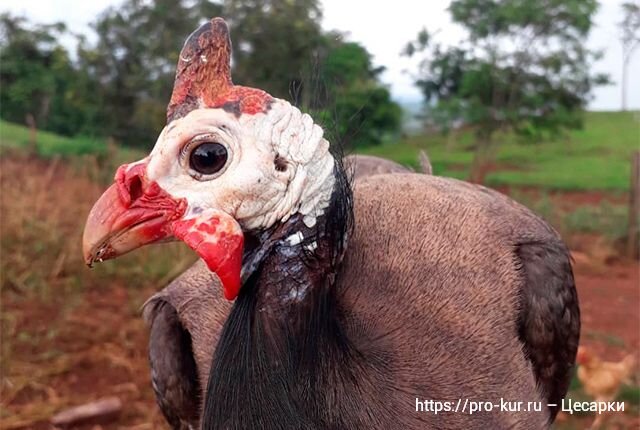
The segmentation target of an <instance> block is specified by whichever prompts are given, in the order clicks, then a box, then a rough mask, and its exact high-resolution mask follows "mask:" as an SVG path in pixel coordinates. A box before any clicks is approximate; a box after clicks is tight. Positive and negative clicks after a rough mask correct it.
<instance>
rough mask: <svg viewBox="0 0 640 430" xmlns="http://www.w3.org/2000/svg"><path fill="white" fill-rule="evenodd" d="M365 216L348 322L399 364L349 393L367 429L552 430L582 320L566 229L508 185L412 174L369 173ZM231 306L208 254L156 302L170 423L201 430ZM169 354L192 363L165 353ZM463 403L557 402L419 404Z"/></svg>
mask: <svg viewBox="0 0 640 430" xmlns="http://www.w3.org/2000/svg"><path fill="white" fill-rule="evenodd" d="M405 170H406V169H405ZM356 175H358V168H357V167H356ZM354 211H355V220H356V227H355V231H354V234H353V236H352V237H351V238H350V239H349V246H348V250H347V253H346V256H345V259H344V262H343V266H342V269H341V271H340V273H339V274H338V279H337V285H338V297H339V299H338V300H339V304H340V307H341V308H342V309H344V310H345V313H344V318H343V320H342V321H341V324H342V326H343V327H344V330H345V333H346V334H347V336H348V337H349V339H351V340H352V342H353V343H354V344H355V345H356V346H357V349H358V351H359V352H360V353H361V354H363V356H364V357H366V358H367V359H371V360H376V361H378V362H380V361H381V362H383V366H382V367H383V368H385V369H386V371H385V374H383V375H373V376H372V375H364V376H372V378H371V379H374V380H380V381H385V382H384V383H381V385H380V386H378V387H370V389H368V390H367V389H363V390H360V391H359V392H346V390H345V391H343V392H341V391H340V387H338V388H337V391H336V393H341V394H340V395H341V396H342V398H341V399H340V400H341V401H340V402H338V405H339V406H338V407H337V409H336V411H335V413H336V414H346V415H347V416H348V415H349V414H351V415H358V418H354V419H353V420H352V422H357V423H366V426H365V427H363V428H421V429H423V428H433V429H435V428H441V429H448V428H451V429H454V428H496V429H499V428H500V429H501V428H518V429H539V428H545V427H546V426H548V423H549V422H550V420H551V419H552V417H553V416H555V410H554V409H549V410H547V409H546V404H547V403H548V402H552V401H558V400H559V399H560V398H561V397H562V396H564V394H565V393H566V390H567V387H568V383H569V380H570V375H571V370H572V365H573V363H574V359H575V353H576V349H577V342H578V336H579V328H580V326H579V311H578V303H577V297H576V293H575V287H574V284H573V275H572V272H571V266H570V262H569V254H568V251H567V250H566V248H565V246H564V245H563V243H562V241H561V240H560V238H559V236H558V235H557V233H556V232H555V231H554V230H553V229H551V228H550V227H549V226H548V225H547V224H546V223H545V222H543V221H542V220H541V219H540V218H538V217H537V216H535V215H533V214H532V213H531V212H530V211H529V210H528V209H526V208H524V207H523V206H521V205H519V204H517V203H515V202H514V201H512V200H511V199H509V198H508V197H506V196H503V195H502V194H499V193H497V192H495V191H492V190H489V189H486V188H484V187H480V186H476V185H471V184H468V183H465V182H461V181H457V180H453V179H446V178H440V177H434V176H427V175H419V174H411V173H408V174H407V173H405V174H393V175H383V176H380V175H376V176H371V177H364V178H363V177H359V179H358V180H357V181H356V185H355V187H354ZM165 304H166V305H169V307H171V308H173V309H175V311H176V313H175V316H177V318H178V319H179V321H180V322H181V324H182V327H183V329H184V330H183V331H180V330H178V329H176V328H175V325H173V324H172V318H173V314H171V313H167V312H166V311H165V312H159V310H160V309H163V308H164V307H165ZM230 309H231V304H230V303H229V302H228V301H226V300H224V298H223V297H222V293H221V288H220V286H219V281H218V280H217V278H216V277H215V275H212V274H211V273H210V272H209V271H208V270H207V269H206V267H205V265H204V264H203V263H202V262H201V261H199V262H197V263H196V264H195V265H194V266H193V267H191V268H190V269H189V270H187V271H186V272H185V273H184V274H183V275H181V276H180V277H179V278H177V279H176V280H175V281H173V282H172V283H171V284H170V285H169V286H168V287H167V288H165V289H164V290H162V291H161V292H159V293H158V294H156V295H154V296H153V297H152V298H151V299H150V300H149V301H148V302H147V304H146V305H145V317H146V319H147V321H149V322H150V323H151V333H152V336H151V342H150V360H151V367H152V374H153V379H154V388H155V389H156V394H157V396H158V398H159V404H160V405H161V407H162V408H163V409H164V410H165V415H166V416H167V417H168V418H169V417H173V416H176V414H177V415H180V414H182V417H181V418H180V420H178V421H179V422H185V421H189V422H190V425H191V426H193V428H197V427H198V426H199V423H198V420H197V419H194V418H193V414H191V413H188V414H187V413H186V412H188V411H190V410H191V409H190V408H191V407H189V408H186V407H184V406H183V399H184V397H185V394H184V393H192V392H193V386H194V385H195V386H197V387H198V390H199V392H200V393H204V392H206V381H207V380H208V374H209V369H210V366H211V357H212V355H213V351H214V349H215V345H216V344H217V341H218V337H219V334H220V331H221V328H222V326H223V325H224V322H225V320H226V317H227V315H228V313H229V311H230ZM159 318H160V319H159ZM165 320H166V321H169V323H167V322H166V321H165ZM159 321H163V323H162V327H167V326H170V327H174V328H172V332H173V333H177V334H181V335H185V334H186V335H188V336H189V337H190V342H184V341H183V340H180V339H182V338H181V337H180V336H177V337H174V338H175V339H176V340H175V342H178V343H179V345H181V346H180V347H177V345H178V344H177V343H174V344H173V345H170V343H171V339H172V336H170V335H164V336H162V335H159V334H157V331H158V330H157V326H158V325H159ZM154 333H155V335H154ZM185 345H187V346H185ZM165 354H178V355H180V357H179V358H178V359H173V360H166V359H164V360H163V359H161V357H163V355H165ZM187 356H189V357H193V359H192V360H193V362H194V363H195V367H196V372H197V375H198V377H197V381H191V380H189V381H187V380H184V381H183V382H184V384H185V385H184V388H183V389H182V390H177V391H178V392H179V394H180V395H179V396H177V397H176V399H175V400H174V399H171V398H169V399H167V396H168V395H174V396H175V392H176V388H175V386H173V388H172V390H173V391H171V392H169V391H167V390H166V389H165V391H163V392H162V391H160V392H159V391H158V387H166V386H167V385H168V384H167V383H166V382H160V381H159V380H163V381H166V380H167V379H168V378H174V379H172V381H175V380H176V374H178V375H179V376H180V378H183V379H186V378H188V379H193V374H191V373H190V371H189V370H188V371H186V372H185V370H184V369H185V368H186V369H189V367H188V366H187V367H185V366H184V365H183V364H181V363H185V362H189V360H188V358H187ZM180 372H182V374H180ZM180 378H178V380H179V379H180ZM366 379H367V378H363V380H366ZM201 397H202V395H200V396H192V402H193V407H195V408H200V399H201ZM458 398H461V399H462V402H464V401H465V399H469V400H475V401H489V402H492V403H500V399H505V400H508V401H514V402H517V401H522V402H524V404H525V405H527V402H541V404H542V405H543V406H542V408H543V410H542V411H541V412H526V411H522V412H517V413H516V412H509V413H506V412H499V411H496V410H494V411H493V412H484V413H480V414H474V415H469V414H465V413H457V414H456V413H448V414H439V415H434V414H433V413H426V412H416V409H415V408H416V399H419V400H428V399H435V400H452V401H455V402H457V399H458ZM354 402H357V405H359V406H358V407H357V408H356V407H355V406H354V405H355V404H356V403H354ZM167 408H169V409H171V408H173V410H172V411H169V412H167V411H166V409H167ZM176 409H177V411H176ZM174 421H175V420H174ZM347 421H348V420H347ZM172 425H173V424H172ZM174 428H181V427H176V426H175V425H174Z"/></svg>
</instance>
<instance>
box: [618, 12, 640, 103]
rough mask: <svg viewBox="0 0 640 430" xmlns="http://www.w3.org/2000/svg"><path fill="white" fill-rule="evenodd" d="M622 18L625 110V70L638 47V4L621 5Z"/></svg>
mask: <svg viewBox="0 0 640 430" xmlns="http://www.w3.org/2000/svg"><path fill="white" fill-rule="evenodd" d="M622 13H623V15H624V18H623V19H622V22H620V29H621V36H620V40H621V42H622V110H623V111H625V110H627V78H628V76H627V70H628V68H629V61H631V56H632V55H633V53H634V51H635V50H636V48H637V47H638V46H640V2H638V1H628V2H625V3H623V4H622Z"/></svg>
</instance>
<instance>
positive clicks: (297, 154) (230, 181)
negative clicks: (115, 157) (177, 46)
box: [83, 18, 344, 299]
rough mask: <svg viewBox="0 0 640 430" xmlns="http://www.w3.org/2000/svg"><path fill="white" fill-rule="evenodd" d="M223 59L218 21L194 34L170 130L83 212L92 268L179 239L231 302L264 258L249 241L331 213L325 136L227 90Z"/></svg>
mask: <svg viewBox="0 0 640 430" xmlns="http://www.w3.org/2000/svg"><path fill="white" fill-rule="evenodd" d="M230 55H231V43H230V39H229V32H228V29H227V25H226V23H225V22H224V20H222V19H220V18H214V19H213V20H211V21H209V22H207V23H205V24H204V25H202V26H201V27H200V28H199V29H197V30H196V31H195V32H194V33H193V34H191V35H190V36H189V38H188V39H187V41H186V42H185V45H184V47H183V48H182V52H181V53H180V58H179V60H178V67H177V72H176V80H175V84H174V90H173V94H172V97H171V101H170V103H169V106H168V108H167V126H166V127H165V128H164V129H163V130H162V132H161V133H160V136H159V137H158V140H157V142H156V144H155V146H154V148H153V150H152V151H151V153H150V154H149V155H148V156H147V157H145V158H144V159H142V160H139V161H136V162H134V163H130V164H125V165H123V166H120V168H119V169H118V170H117V172H116V175H115V182H114V184H113V185H112V186H111V187H110V188H109V189H108V190H107V191H106V192H105V193H104V194H103V195H102V197H100V199H99V200H98V202H96V204H95V205H94V207H93V209H92V210H91V212H90V214H89V217H88V220H87V224H86V226H85V231H84V237H83V253H84V258H85V261H86V263H87V264H88V265H91V264H92V263H93V262H95V261H102V260H106V259H110V258H114V257H117V256H119V255H122V254H124V253H126V252H128V251H131V250H133V249H135V248H138V247H140V246H142V245H145V244H150V243H155V242H158V241H162V240H168V239H172V238H176V239H179V240H182V241H184V242H185V243H186V244H187V245H188V246H189V247H191V248H192V249H194V250H195V251H196V253H197V254H198V255H199V256H200V257H201V258H202V259H203V260H204V261H205V262H206V264H207V266H208V267H209V269H210V270H212V271H214V272H216V273H217V274H218V276H219V278H220V279H221V281H222V284H223V287H224V294H225V297H226V298H228V299H233V298H235V297H236V296H237V294H238V291H239V289H240V286H241V283H242V279H243V278H246V277H247V276H248V275H250V274H251V272H252V270H254V269H255V266H256V265H257V263H259V260H260V258H261V256H263V255H264V253H265V252H264V251H263V252H258V251H256V249H255V248H256V247H255V246H254V245H251V249H246V248H247V246H246V245H247V243H246V241H245V238H246V237H256V236H257V237H261V236H260V235H262V236H264V232H269V231H273V230H274V229H276V228H277V227H278V226H280V225H282V224H283V223H286V222H287V221H288V220H290V219H292V218H295V219H299V221H300V223H303V224H304V226H306V228H309V229H313V228H314V226H316V223H317V219H318V217H321V216H322V215H323V214H324V213H325V211H326V209H327V208H328V207H329V206H330V205H331V201H332V195H333V194H334V193H333V191H334V189H335V188H336V187H335V185H336V183H337V182H338V183H340V182H344V181H343V180H342V179H341V178H340V173H341V166H340V161H339V160H338V159H336V158H334V157H333V156H332V155H331V153H330V152H329V143H328V142H327V140H326V139H324V138H323V131H322V128H321V127H319V126H318V125H316V124H315V123H314V122H313V120H312V119H311V117H310V116H309V115H307V114H303V113H301V112H300V111H299V110H298V109H297V108H295V107H293V106H291V105H290V104H289V103H288V102H286V101H284V100H280V99H277V98H274V97H272V96H270V95H269V94H267V93H266V92H264V91H262V90H259V89H254V88H247V87H242V86H237V85H233V83H232V81H231V77H230ZM294 233H295V232H294ZM289 240H297V239H296V236H293V238H291V237H289ZM263 241H264V240H263ZM243 250H244V251H243ZM241 272H242V276H241Z"/></svg>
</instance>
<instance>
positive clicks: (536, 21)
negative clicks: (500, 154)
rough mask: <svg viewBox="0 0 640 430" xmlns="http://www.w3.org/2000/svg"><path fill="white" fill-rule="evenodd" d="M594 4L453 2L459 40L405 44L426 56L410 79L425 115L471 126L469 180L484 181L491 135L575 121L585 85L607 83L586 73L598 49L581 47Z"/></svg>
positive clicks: (424, 35)
mask: <svg viewBox="0 0 640 430" xmlns="http://www.w3.org/2000/svg"><path fill="white" fill-rule="evenodd" d="M596 9H597V1H596V0H541V1H536V2H532V1H528V0H453V1H452V2H451V5H450V7H449V12H450V13H451V17H452V20H453V22H454V23H456V24H459V25H460V26H462V27H463V28H464V29H465V30H466V33H467V35H466V39H465V40H463V41H462V42H461V43H459V44H458V46H455V47H448V48H443V47H442V46H441V45H440V44H438V43H434V42H433V40H432V39H433V37H432V35H431V34H430V33H428V32H427V31H426V30H423V31H422V32H421V33H420V34H419V35H418V37H417V40H415V41H413V42H411V43H409V44H408V45H407V47H406V50H405V52H406V54H407V55H415V54H418V53H421V54H422V55H424V58H425V59H424V60H423V61H422V63H421V65H420V75H419V78H418V80H417V82H416V83H417V85H418V86H419V87H420V88H421V89H422V92H423V94H424V96H425V98H426V101H427V103H428V104H429V105H430V106H429V108H428V114H427V116H428V118H429V119H430V120H431V121H434V122H436V123H437V124H438V125H439V126H440V127H441V128H442V129H444V130H449V129H451V128H453V127H459V126H462V125H464V126H465V127H470V128H472V129H473V130H474V131H475V142H476V144H475V157H474V162H473V165H472V172H471V178H470V179H471V180H472V181H475V182H482V181H483V180H484V176H485V174H486V170H487V167H488V165H489V163H490V161H491V158H492V156H491V153H492V150H493V146H494V140H495V139H494V136H495V133H496V132H498V131H507V130H511V131H514V132H516V133H517V134H518V135H520V136H524V137H527V138H530V139H537V138H541V137H542V136H543V135H555V134H558V133H561V132H562V131H563V130H564V129H566V128H576V127H580V126H581V114H582V109H583V108H584V106H585V105H586V103H587V101H588V99H589V94H590V90H591V88H592V87H593V86H594V85H598V84H604V83H606V82H607V81H608V80H607V77H606V76H604V75H593V74H591V73H590V70H589V62H590V61H591V60H593V59H596V58H598V55H599V53H596V52H592V51H589V50H588V49H587V48H586V47H585V46H584V41H585V40H586V38H587V35H588V34H589V31H590V30H591V27H592V24H593V22H592V18H593V15H594V13H595V11H596Z"/></svg>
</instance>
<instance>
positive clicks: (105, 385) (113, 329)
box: [1, 260, 640, 430]
mask: <svg viewBox="0 0 640 430" xmlns="http://www.w3.org/2000/svg"><path fill="white" fill-rule="evenodd" d="M575 273H576V284H577V286H578V291H579V295H580V303H581V309H582V323H583V330H582V333H583V335H582V339H583V341H582V343H583V344H585V345H588V346H590V347H592V348H593V349H594V351H595V352H596V353H597V354H598V355H600V356H602V357H604V358H605V359H608V360H618V359H620V358H622V357H623V356H624V355H625V354H627V353H629V352H631V351H636V353H637V352H638V350H640V313H639V312H638V304H639V303H640V287H639V285H640V284H639V282H640V281H639V277H638V266H637V265H636V264H633V263H631V262H627V264H616V265H613V266H609V267H607V268H606V270H603V269H596V270H594V269H593V268H592V267H590V266H588V265H586V264H585V262H583V261H580V260H578V261H577V262H576V267H575ZM150 294H152V290H148V291H140V292H138V293H136V294H132V293H131V292H130V291H129V290H128V289H127V288H126V286H124V285H112V286H111V287H110V288H109V289H107V290H104V291H87V292H86V293H85V294H83V297H82V298H81V300H80V304H79V306H78V307H77V308H75V309H74V310H73V311H71V312H69V313H65V314H61V313H60V312H59V309H58V308H57V307H56V305H55V304H54V303H46V302H33V301H29V302H20V301H7V302H5V303H4V306H3V307H4V309H7V310H10V311H11V312H12V313H13V314H14V315H17V316H18V317H17V318H16V320H14V322H13V324H15V325H16V327H19V329H20V330H19V331H20V332H23V333H34V334H36V335H37V333H40V332H42V331H46V330H47V327H48V326H49V325H50V324H55V325H58V326H59V327H60V328H61V332H60V333H58V334H57V336H56V342H55V344H54V343H49V344H47V343H38V344H32V343H29V342H28V341H24V342H20V343H19V344H18V345H20V347H19V348H18V349H17V350H15V351H14V359H15V360H16V361H15V362H14V363H13V364H12V366H14V367H15V368H17V369H15V368H14V371H13V372H12V373H14V374H15V373H22V374H23V375H25V379H24V380H19V378H18V382H16V380H15V379H14V382H12V383H11V382H10V381H8V380H7V379H4V378H3V379H4V381H3V396H2V404H3V406H4V407H6V408H7V409H6V411H9V415H8V416H6V417H3V426H1V428H3V429H5V430H9V429H17V428H33V429H48V428H50V426H49V424H47V421H46V419H47V418H48V417H49V415H50V414H51V413H53V412H56V411H57V410H60V409H63V408H64V407H65V406H71V405H73V404H81V403H83V402H86V401H89V400H92V399H98V398H102V397H107V396H113V395H115V396H117V397H119V398H120V399H121V400H122V401H123V404H124V408H123V412H122V414H121V416H120V417H119V418H118V419H117V421H115V422H112V423H110V424H106V425H103V426H102V428H104V429H137V430H143V429H152V428H164V422H163V419H162V416H161V414H160V413H159V411H158V409H157V407H156V405H155V403H154V398H153V393H152V390H151V383H150V379H149V369H148V365H147V356H146V343H147V331H146V327H145V325H144V323H143V321H142V320H141V318H140V316H139V314H138V309H139V305H140V304H141V303H143V301H144V298H145V297H146V296H148V295H150ZM612 309H614V310H615V311H614V312H611V310H612ZM42 351H51V354H50V355H51V358H50V359H48V360H47V359H44V360H43V361H46V362H44V363H43V362H41V361H35V362H34V361H32V360H31V357H34V356H41V353H42ZM8 379H13V378H8ZM26 379H29V380H26ZM7 385H9V386H7ZM60 399H66V401H64V402H61V401H60ZM42 404H49V405H52V406H54V407H52V408H48V407H45V408H43V409H41V412H42V418H43V420H36V421H35V422H33V421H30V419H28V420H25V421H20V420H11V419H8V418H9V417H11V413H12V412H13V413H15V414H18V415H24V416H31V417H33V416H34V415H37V411H31V410H30V409H32V408H34V407H36V406H37V405H42ZM37 407H40V406H37ZM625 418H626V419H625V420H624V421H623V422H624V425H625V427H620V428H638V427H633V425H640V420H639V419H638V418H637V417H636V418H634V417H632V416H628V417H625ZM568 419H569V418H568V417H561V418H560V420H561V421H565V420H568ZM589 419H590V418H584V419H581V420H580V421H581V422H583V423H585V425H586V424H587V423H588V422H589ZM612 424H613V423H612ZM86 428H91V429H95V427H93V426H88V427H86ZM578 428H581V427H578ZM612 428H615V427H612Z"/></svg>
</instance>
